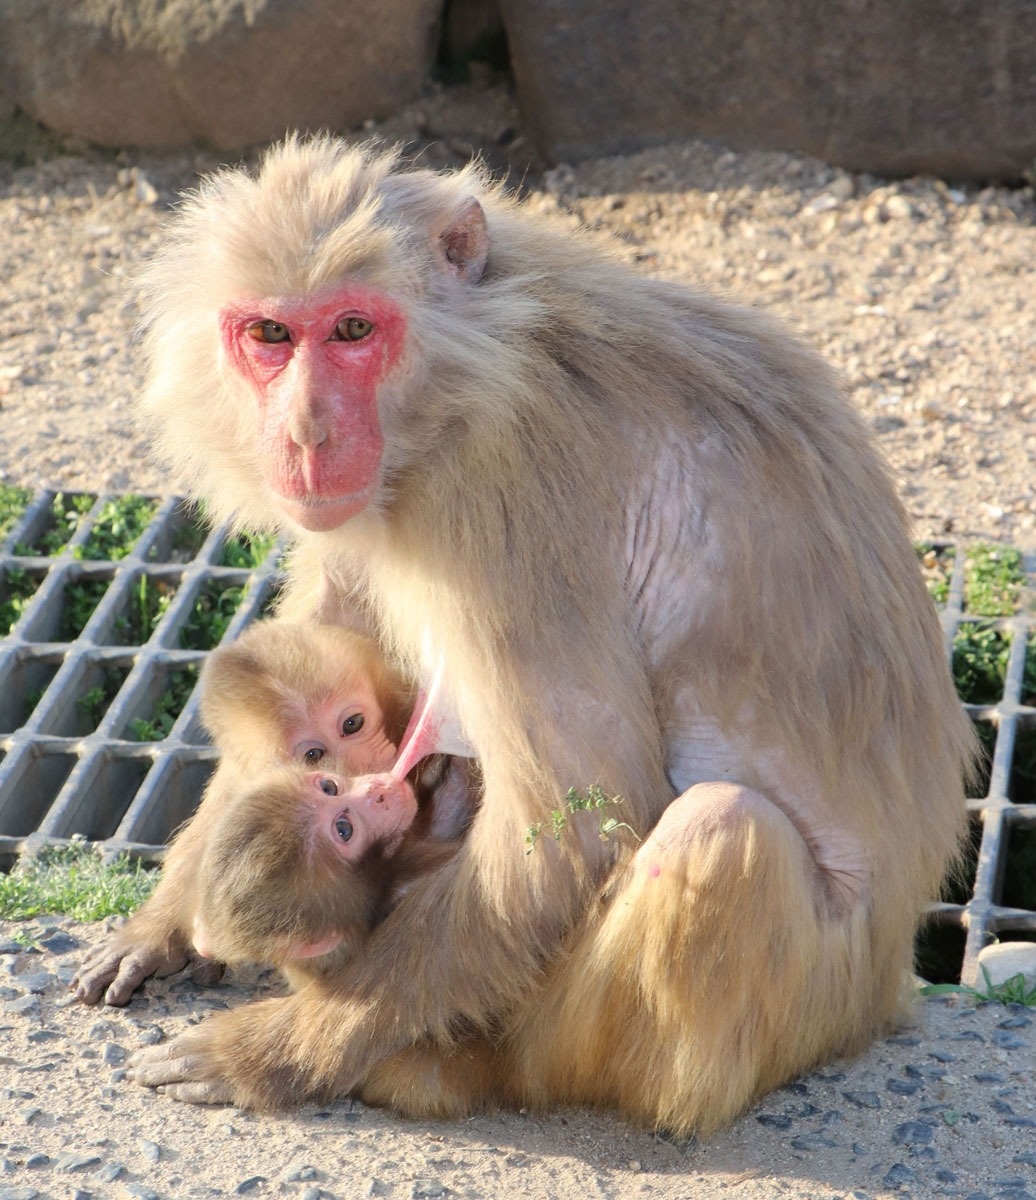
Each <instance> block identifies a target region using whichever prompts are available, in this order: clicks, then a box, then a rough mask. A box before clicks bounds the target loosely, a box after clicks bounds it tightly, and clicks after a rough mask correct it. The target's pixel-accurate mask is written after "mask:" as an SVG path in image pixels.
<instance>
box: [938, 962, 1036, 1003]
mask: <svg viewBox="0 0 1036 1200" xmlns="http://www.w3.org/2000/svg"><path fill="white" fill-rule="evenodd" d="M980 965H981V964H980ZM981 970H982V977H983V980H984V987H977V988H974V987H971V986H970V985H969V984H966V983H929V984H925V986H924V987H921V988H918V991H919V992H920V994H921V995H922V996H949V995H957V996H970V997H971V998H972V999H973V1000H976V1001H983V1002H986V1003H992V1004H1024V1005H1025V1006H1026V1007H1027V1008H1036V987H1032V988H1030V987H1029V986H1028V985H1027V984H1026V982H1025V976H1024V975H1022V974H1020V973H1019V974H1018V975H1012V976H1011V978H1010V979H1007V980H1005V981H1004V982H1003V983H998V984H994V983H993V981H992V980H991V979H990V978H989V972H988V971H987V970H986V968H985V967H984V966H981Z"/></svg>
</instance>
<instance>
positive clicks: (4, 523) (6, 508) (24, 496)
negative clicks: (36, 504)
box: [0, 483, 32, 538]
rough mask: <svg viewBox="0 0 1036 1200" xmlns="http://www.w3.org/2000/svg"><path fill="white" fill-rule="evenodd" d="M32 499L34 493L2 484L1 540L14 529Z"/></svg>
mask: <svg viewBox="0 0 1036 1200" xmlns="http://www.w3.org/2000/svg"><path fill="white" fill-rule="evenodd" d="M31 499H32V492H30V491H29V489H28V488H21V487H14V486H12V485H11V484H9V483H3V484H0V538H5V537H6V536H7V534H8V531H9V530H11V529H13V528H14V526H15V523H16V522H17V520H18V518H19V517H20V516H21V515H22V513H23V512H25V510H26V508H28V506H29V501H30V500H31Z"/></svg>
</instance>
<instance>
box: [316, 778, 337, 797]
mask: <svg viewBox="0 0 1036 1200" xmlns="http://www.w3.org/2000/svg"><path fill="white" fill-rule="evenodd" d="M320 790H321V791H322V792H323V793H324V795H325V796H337V795H338V784H337V783H335V781H334V780H333V779H328V778H327V776H326V775H325V776H324V778H323V779H321V781H320Z"/></svg>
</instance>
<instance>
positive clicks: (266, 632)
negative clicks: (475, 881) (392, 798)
mask: <svg viewBox="0 0 1036 1200" xmlns="http://www.w3.org/2000/svg"><path fill="white" fill-rule="evenodd" d="M199 687H200V688H201V716H202V720H203V722H204V723H205V725H206V727H207V728H208V730H209V732H210V733H211V734H212V739H213V742H214V743H215V745H216V747H217V749H218V750H219V751H220V754H221V759H220V765H219V766H218V768H217V770H216V772H215V774H214V775H213V777H212V779H211V781H210V782H209V785H208V787H207V788H206V791H205V795H204V797H203V798H202V802H201V804H200V806H199V808H198V811H197V812H196V813H195V815H194V817H193V818H192V819H191V821H190V822H189V823H188V824H187V825H186V826H185V827H184V828H183V829H182V830H181V831H180V833H179V834H178V835H177V837H176V839H175V841H174V842H173V844H172V846H171V847H170V850H169V854H168V856H167V857H166V860H165V863H164V864H163V868H162V877H161V879H160V881H159V884H158V887H157V888H156V889H155V892H154V894H153V895H152V896H151V897H150V899H149V900H148V901H147V903H146V904H144V906H143V907H142V908H141V909H140V911H139V912H138V913H136V914H135V915H134V916H133V917H132V918H131V919H130V920H129V921H128V922H127V923H126V924H125V925H124V926H122V928H121V929H119V930H118V931H117V932H116V933H115V934H114V935H113V936H112V937H111V938H109V939H108V940H107V941H106V942H104V943H102V944H101V945H100V946H98V947H97V948H96V949H95V950H93V951H92V952H91V953H90V954H89V955H88V956H87V957H86V958H85V959H84V961H83V964H82V966H81V967H80V969H79V973H78V975H77V976H76V978H75V980H73V983H72V987H73V989H74V991H75V993H76V995H77V997H78V998H79V999H80V1000H83V1001H85V1002H86V1003H87V1004H95V1003H97V1001H98V1000H100V999H101V997H102V995H103V997H104V1000H105V1003H107V1004H114V1005H123V1004H128V1003H129V1000H130V997H131V996H132V995H133V992H134V991H135V990H136V988H138V987H139V986H140V984H141V983H142V982H143V981H144V980H145V979H147V978H148V977H150V976H152V975H169V974H172V973H173V972H174V971H179V970H181V969H182V968H183V967H185V966H187V965H191V967H192V971H193V972H194V975H195V977H196V978H197V979H199V980H200V981H203V982H212V981H214V980H217V979H218V978H219V977H220V975H221V973H222V967H221V965H220V964H219V963H218V962H214V961H198V960H197V958H196V956H195V954H194V952H193V949H194V948H193V946H192V929H193V922H194V902H195V899H196V897H197V894H198V888H197V872H198V866H199V863H200V861H201V856H202V853H203V850H204V846H205V843H206V841H207V839H208V836H209V831H210V828H211V826H212V824H213V822H214V821H215V820H216V818H217V817H218V815H219V812H220V810H221V808H222V807H223V806H224V805H225V804H226V803H227V802H228V801H229V799H230V798H231V797H233V796H234V795H235V794H236V793H237V792H239V791H241V790H242V788H244V787H247V786H248V781H250V780H252V779H253V778H254V777H255V776H256V775H257V774H258V773H260V772H261V771H262V770H263V769H264V768H265V767H268V766H271V765H273V764H275V763H291V762H294V763H299V764H310V765H311V766H315V765H316V764H317V763H319V762H320V761H321V760H322V759H323V758H324V757H325V755H328V754H330V755H331V756H332V758H333V760H334V761H335V762H336V763H340V764H343V765H344V766H345V767H346V768H347V769H348V770H349V771H350V772H351V773H353V774H357V775H360V774H366V773H368V772H374V771H387V770H388V769H389V768H390V767H391V766H392V765H393V762H394V761H395V758H396V750H397V746H398V745H399V741H400V738H401V736H402V734H403V730H404V726H405V724H406V720H407V714H408V712H409V709H410V706H411V704H412V696H411V689H410V688H409V686H408V685H407V683H406V682H405V680H404V679H403V677H402V676H401V675H400V674H399V673H398V672H396V671H393V670H392V669H391V668H390V667H389V666H388V664H387V663H386V662H385V658H384V655H382V653H381V651H380V650H379V649H378V646H377V645H376V643H374V642H373V641H372V640H371V639H370V638H368V637H365V636H363V635H361V634H358V633H353V632H351V631H349V630H346V629H341V628H337V627H335V626H326V627H319V626H304V625H289V624H287V623H281V622H276V621H265V622H260V623H259V624H257V625H254V626H252V627H251V628H250V629H248V630H246V631H245V632H244V633H243V634H242V635H241V637H240V638H239V639H238V640H237V641H236V642H234V643H233V644H231V645H229V646H225V647H221V648H220V649H218V650H215V651H213V653H212V654H211V655H210V656H209V658H208V659H207V661H206V664H205V668H204V670H203V672H202V676H201V680H200V682H199Z"/></svg>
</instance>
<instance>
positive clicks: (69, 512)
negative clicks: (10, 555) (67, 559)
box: [14, 492, 94, 558]
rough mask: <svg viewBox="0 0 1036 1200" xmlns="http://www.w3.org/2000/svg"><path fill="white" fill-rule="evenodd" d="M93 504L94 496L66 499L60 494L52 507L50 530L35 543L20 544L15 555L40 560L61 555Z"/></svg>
mask: <svg viewBox="0 0 1036 1200" xmlns="http://www.w3.org/2000/svg"><path fill="white" fill-rule="evenodd" d="M93 503H94V497H93V496H89V495H76V496H67V497H66V496H65V493H64V492H58V493H57V494H56V495H55V497H54V499H53V500H52V501H51V505H50V511H51V516H52V517H53V522H52V524H51V527H50V529H48V530H46V532H45V533H42V534H40V536H39V537H38V538H37V539H36V541H35V542H18V543H17V545H16V546H15V548H14V552H15V554H22V555H31V556H33V557H39V558H50V557H52V556H53V555H55V554H60V553H61V551H62V549H64V547H65V546H66V545H67V544H68V542H69V541H70V539H71V537H72V535H73V534H74V533H75V531H76V530H77V529H78V528H79V522H80V521H82V519H83V517H84V516H85V515H86V514H87V513H88V512H89V511H90V509H91V508H92V507H93Z"/></svg>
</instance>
